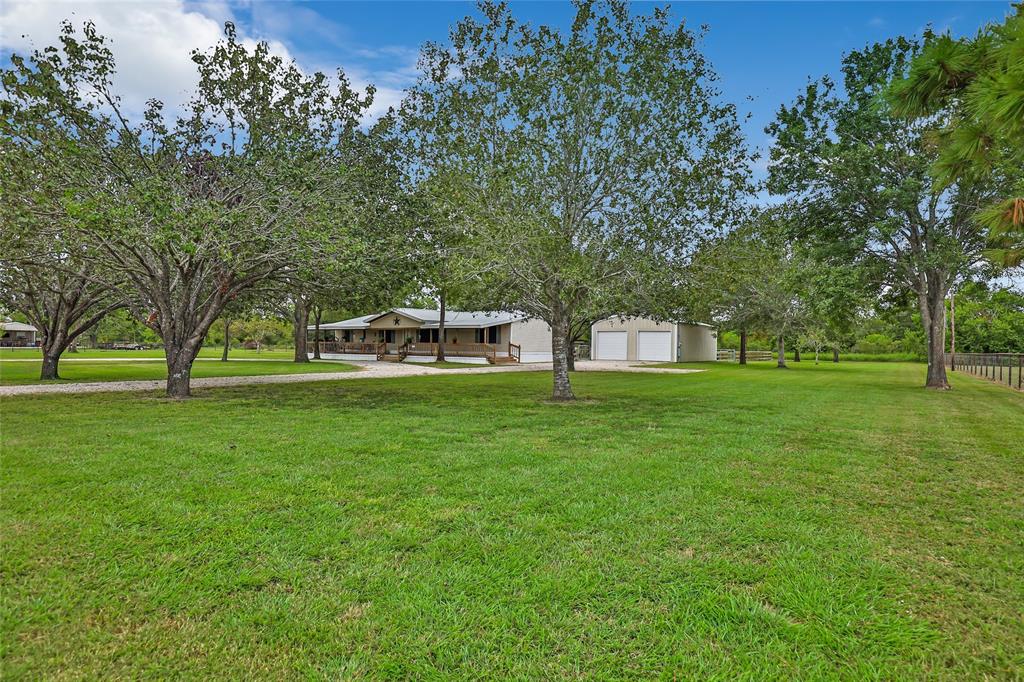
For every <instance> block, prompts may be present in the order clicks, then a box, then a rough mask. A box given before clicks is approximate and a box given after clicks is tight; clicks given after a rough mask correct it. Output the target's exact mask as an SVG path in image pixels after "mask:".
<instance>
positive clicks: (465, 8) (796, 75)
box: [0, 0, 1011, 148]
mask: <svg viewBox="0 0 1024 682" xmlns="http://www.w3.org/2000/svg"><path fill="white" fill-rule="evenodd" d="M510 4H511V6H512V8H513V10H514V12H515V13H516V14H517V15H518V16H519V17H520V18H522V19H524V20H527V21H530V22H533V23H546V24H551V25H556V26H566V25H567V24H568V23H569V22H570V21H571V18H572V15H573V8H572V6H571V5H570V4H568V3H566V2H553V1H552V2H539V1H538V2H511V3H510ZM654 6H655V5H654V3H644V2H638V3H634V4H633V6H632V7H633V11H634V12H648V11H650V10H651V9H652V8H653V7H654ZM672 7H673V13H674V14H675V16H676V17H678V18H681V19H684V20H685V21H686V22H687V23H688V24H689V25H690V26H691V27H693V28H698V27H700V26H701V25H706V26H707V29H708V32H707V35H706V37H705V40H704V51H705V54H706V55H707V56H708V57H709V58H710V60H711V62H712V64H713V65H714V66H715V69H716V70H717V71H718V73H719V75H720V76H721V82H720V84H719V85H720V88H721V90H722V92H723V96H724V97H725V98H727V99H728V100H730V101H732V102H734V103H735V104H736V105H737V106H738V107H739V109H740V111H741V112H743V113H750V114H751V120H750V121H749V123H748V124H747V125H746V130H747V134H748V137H749V138H750V140H751V142H752V143H753V144H755V145H757V146H758V147H761V148H763V147H764V145H765V144H766V143H767V138H766V136H765V135H764V133H763V128H764V126H765V125H766V124H767V123H768V122H769V121H770V120H771V118H772V117H773V115H774V113H775V111H776V110H777V108H778V107H779V105H780V104H782V103H785V102H789V101H791V100H792V99H793V98H794V96H795V95H796V94H797V92H798V91H799V90H800V89H801V88H802V87H803V86H804V84H805V83H806V82H807V79H808V78H809V77H812V78H818V77H820V76H821V75H823V74H826V73H829V74H833V75H835V74H836V73H837V72H838V67H839V62H840V59H841V57H842V55H843V53H845V52H848V51H850V50H853V49H858V48H862V47H864V46H865V45H867V44H869V43H871V42H873V41H877V40H882V39H885V38H886V37H889V36H893V35H899V34H902V35H919V34H920V33H921V31H922V30H923V29H924V28H925V26H927V25H931V26H933V27H934V28H935V29H937V30H940V31H941V30H946V29H948V30H951V31H953V32H954V33H955V34H958V35H963V34H970V33H973V32H975V31H976V30H977V29H978V28H979V27H981V26H982V25H984V24H985V23H986V22H989V21H999V20H1001V19H1002V18H1003V17H1004V16H1005V15H1006V14H1007V13H1008V12H1010V10H1011V7H1010V3H1009V2H1008V1H998V2H996V1H993V2H985V1H976V2H676V3H672ZM474 12H475V6H474V4H473V3H469V2H382V1H381V2H365V1H364V2H330V1H326V0H322V1H319V2H284V1H273V2H268V1H263V0H146V1H141V0H75V2H65V1H62V0H3V2H0V57H3V56H4V55H5V54H9V53H10V52H11V51H12V50H17V51H20V52H23V51H25V50H26V49H28V48H30V47H32V46H35V47H40V46H45V45H49V44H53V43H54V42H55V39H56V35H57V27H58V24H59V22H60V21H61V20H62V19H65V18H70V19H72V20H74V21H76V22H79V23H80V22H81V21H83V20H85V19H90V20H93V21H95V23H96V24H97V26H98V28H99V30H100V32H101V33H103V34H104V35H107V36H108V37H110V39H111V41H112V49H113V51H114V54H115V56H116V58H117V60H118V68H119V73H118V76H117V82H116V86H117V88H118V91H119V92H121V93H122V95H123V96H124V99H125V102H126V104H127V105H128V107H129V108H130V109H134V110H136V111H141V109H142V106H143V103H144V102H145V101H146V100H147V99H148V98H149V97H157V98H159V99H162V100H163V101H164V102H165V103H167V104H168V105H169V106H172V107H173V106H174V104H175V103H180V102H181V101H183V100H184V98H185V95H186V93H187V92H188V91H189V90H190V89H191V86H192V85H193V83H194V79H195V66H194V64H192V63H191V61H190V60H189V58H188V53H189V50H190V49H193V48H198V49H204V48H206V47H209V46H210V45H211V44H212V43H213V42H215V41H216V40H217V39H218V38H219V37H220V35H221V26H222V24H223V22H224V21H225V20H231V21H234V22H235V23H236V25H237V26H238V28H239V32H240V34H241V35H242V36H243V37H244V38H247V39H264V40H268V41H270V42H271V44H272V47H273V49H275V50H276V51H278V52H279V53H281V54H283V55H286V56H290V57H293V58H295V59H296V60H297V61H298V62H299V64H300V65H301V66H302V67H303V68H304V69H306V70H314V69H318V70H324V71H327V72H333V71H334V70H335V69H336V68H338V67H339V66H340V67H342V68H343V69H344V70H345V71H346V73H348V74H349V76H350V77H351V78H352V79H353V80H354V81H355V83H356V84H357V85H365V84H367V83H370V82H372V83H374V84H375V85H376V86H377V87H378V93H379V94H378V102H377V106H376V111H375V112H374V113H376V114H379V113H380V112H381V111H383V110H386V109H387V107H388V106H392V105H395V104H397V103H398V101H399V100H400V99H401V96H402V90H403V88H405V87H406V86H408V85H409V84H410V83H411V82H412V81H413V80H414V78H415V75H416V58H417V54H418V51H419V47H420V46H421V45H422V44H423V43H424V42H426V41H431V40H434V41H444V40H445V39H446V37H447V35H448V29H449V27H450V26H451V25H452V24H453V23H454V22H456V21H457V20H458V19H460V18H461V17H463V16H465V15H466V14H471V13H474Z"/></svg>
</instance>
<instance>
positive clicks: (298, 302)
mask: <svg viewBox="0 0 1024 682" xmlns="http://www.w3.org/2000/svg"><path fill="white" fill-rule="evenodd" d="M308 326H309V304H308V303H306V299H304V298H303V297H302V296H297V297H296V298H295V308H294V309H293V310H292V334H293V336H294V337H295V362H309V351H308V349H307V348H306V333H307V332H306V327H308Z"/></svg>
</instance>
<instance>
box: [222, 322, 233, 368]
mask: <svg viewBox="0 0 1024 682" xmlns="http://www.w3.org/2000/svg"><path fill="white" fill-rule="evenodd" d="M230 349H231V320H230V319H228V318H226V317H225V318H224V350H223V351H222V352H221V354H220V361H221V362H227V361H228V351H229V350H230Z"/></svg>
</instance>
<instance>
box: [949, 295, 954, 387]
mask: <svg viewBox="0 0 1024 682" xmlns="http://www.w3.org/2000/svg"><path fill="white" fill-rule="evenodd" d="M949 371H950V372H955V371H956V292H951V293H950V295H949Z"/></svg>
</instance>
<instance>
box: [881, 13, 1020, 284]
mask: <svg viewBox="0 0 1024 682" xmlns="http://www.w3.org/2000/svg"><path fill="white" fill-rule="evenodd" d="M888 99H889V101H890V102H892V104H893V105H894V107H895V110H896V112H897V113H899V114H901V115H903V116H906V117H908V118H929V117H935V116H938V117H939V118H940V120H941V121H942V126H941V127H940V128H939V129H937V130H936V133H935V136H934V138H935V141H936V144H937V146H938V150H939V151H938V155H937V157H936V158H935V161H934V163H933V164H932V167H931V171H932V173H933V175H934V176H935V178H936V179H937V180H938V181H939V182H941V183H943V184H946V185H950V184H952V183H954V182H958V181H964V180H967V181H973V182H978V181H986V180H989V179H991V178H993V177H996V178H1004V179H1005V180H1006V182H1007V184H1006V187H1005V192H1004V193H1003V194H1002V195H1001V196H1000V198H999V199H998V200H997V201H993V202H992V203H990V204H989V205H988V206H987V207H986V208H984V209H983V210H982V211H980V212H979V214H978V215H977V219H978V221H979V223H980V224H981V225H983V226H985V227H986V228H988V230H989V232H990V241H991V246H992V248H991V249H990V252H989V253H990V256H991V257H992V258H993V259H994V260H995V261H996V262H998V263H1001V264H1003V265H1007V266H1018V265H1021V263H1022V259H1024V172H1022V171H1021V169H1022V168H1024V5H1020V4H1018V5H1017V8H1016V13H1015V14H1013V15H1010V16H1008V17H1007V18H1006V21H1005V22H1004V23H1002V24H990V25H989V26H986V27H985V28H984V29H982V30H981V31H979V32H978V34H977V36H975V37H974V38H962V39H959V40H957V39H953V38H952V37H951V36H950V35H949V34H948V33H947V34H943V35H932V34H928V35H926V38H925V44H924V47H923V49H922V51H921V53H920V54H918V55H917V56H916V57H915V58H914V60H913V62H912V63H911V65H910V69H909V71H908V73H907V74H906V77H905V78H902V79H898V80H896V81H895V82H894V83H893V84H892V86H891V88H890V90H889V93H888Z"/></svg>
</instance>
